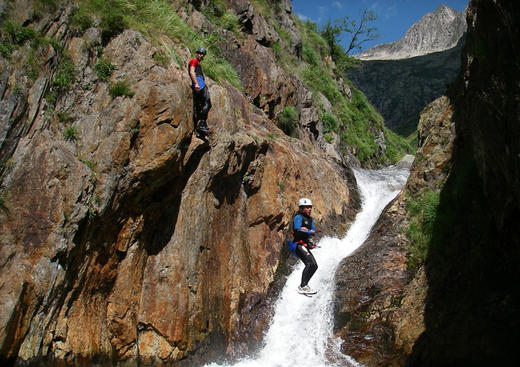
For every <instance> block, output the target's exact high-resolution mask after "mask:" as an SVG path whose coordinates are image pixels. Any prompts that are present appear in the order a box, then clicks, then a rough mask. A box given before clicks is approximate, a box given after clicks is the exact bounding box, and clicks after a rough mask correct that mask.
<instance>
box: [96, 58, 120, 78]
mask: <svg viewBox="0 0 520 367" xmlns="http://www.w3.org/2000/svg"><path fill="white" fill-rule="evenodd" d="M94 69H96V73H97V76H98V78H99V79H101V80H105V81H106V80H108V78H109V77H110V75H112V73H113V72H114V70H116V67H115V66H114V65H112V64H111V63H110V62H109V61H107V60H105V59H103V58H101V59H99V61H98V62H97V63H96V65H94Z"/></svg>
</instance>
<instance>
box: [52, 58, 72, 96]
mask: <svg viewBox="0 0 520 367" xmlns="http://www.w3.org/2000/svg"><path fill="white" fill-rule="evenodd" d="M75 79H76V67H75V66H74V63H73V62H72V60H71V59H70V58H69V57H67V56H64V57H62V58H61V59H60V62H59V64H58V66H57V68H56V71H55V73H54V77H53V78H52V82H51V85H52V86H53V89H54V90H56V91H57V92H59V93H61V92H65V91H67V90H68V89H69V88H70V87H71V85H72V83H74V80H75Z"/></svg>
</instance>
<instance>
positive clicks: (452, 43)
mask: <svg viewBox="0 0 520 367" xmlns="http://www.w3.org/2000/svg"><path fill="white" fill-rule="evenodd" d="M465 31H466V20H465V12H457V11H455V10H453V9H451V8H449V7H447V6H444V5H442V6H440V7H439V8H437V9H436V10H435V11H434V12H432V13H428V14H426V15H424V16H423V17H422V18H421V19H420V20H419V21H418V22H417V23H415V24H414V25H412V26H411V27H410V29H408V31H407V32H406V34H405V36H404V37H403V38H401V39H400V40H398V41H395V42H392V43H388V44H384V45H379V46H376V47H373V48H371V49H370V50H367V51H365V52H363V53H362V54H360V55H358V56H356V57H358V58H359V59H360V60H362V62H361V66H360V67H359V68H357V69H351V70H349V71H348V72H347V74H348V76H349V78H350V79H351V80H352V82H353V83H354V84H355V85H356V87H358V88H359V89H361V90H362V91H363V93H365V95H366V96H367V98H368V100H369V101H370V103H372V104H373V105H374V106H375V107H376V109H377V110H378V111H379V112H380V113H381V115H382V116H383V117H384V120H385V126H387V127H388V128H390V129H391V130H393V131H395V132H397V133H398V134H400V135H401V136H404V137H408V136H410V134H413V133H414V132H415V130H416V128H417V124H418V122H419V113H420V112H421V110H422V109H423V108H425V107H426V105H428V103H430V102H432V101H434V100H435V99H437V98H439V97H440V96H441V95H443V94H444V93H445V92H446V88H447V86H448V85H449V84H450V83H451V82H453V80H454V79H455V77H456V76H457V74H458V72H459V69H460V53H461V50H462V46H463V44H464V34H465Z"/></svg>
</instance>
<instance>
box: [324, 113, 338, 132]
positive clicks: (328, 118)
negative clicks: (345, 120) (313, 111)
mask: <svg viewBox="0 0 520 367" xmlns="http://www.w3.org/2000/svg"><path fill="white" fill-rule="evenodd" d="M322 121H323V126H324V127H325V132H329V131H334V132H337V131H338V121H336V118H335V117H334V116H333V115H331V114H330V113H324V114H323V117H322Z"/></svg>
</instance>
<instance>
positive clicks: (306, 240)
mask: <svg viewBox="0 0 520 367" xmlns="http://www.w3.org/2000/svg"><path fill="white" fill-rule="evenodd" d="M302 227H305V228H307V229H308V230H307V231H306V230H302V229H301V228H302ZM311 229H312V230H313V231H315V229H314V220H313V219H312V218H311V217H308V216H306V215H305V214H303V213H301V212H298V213H297V214H296V215H295V216H294V219H293V234H294V238H293V241H294V242H296V243H298V245H297V246H296V250H295V252H296V256H298V257H299V258H300V260H301V261H303V263H304V264H305V269H303V273H302V281H301V283H300V287H305V286H306V285H307V284H308V283H309V280H310V279H311V278H312V276H313V275H314V273H315V272H316V270H317V269H318V264H317V263H316V260H315V259H314V255H313V254H312V252H311V248H312V247H313V245H312V243H311V242H310V237H311V235H312V233H313V232H311V231H310V230H311Z"/></svg>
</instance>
